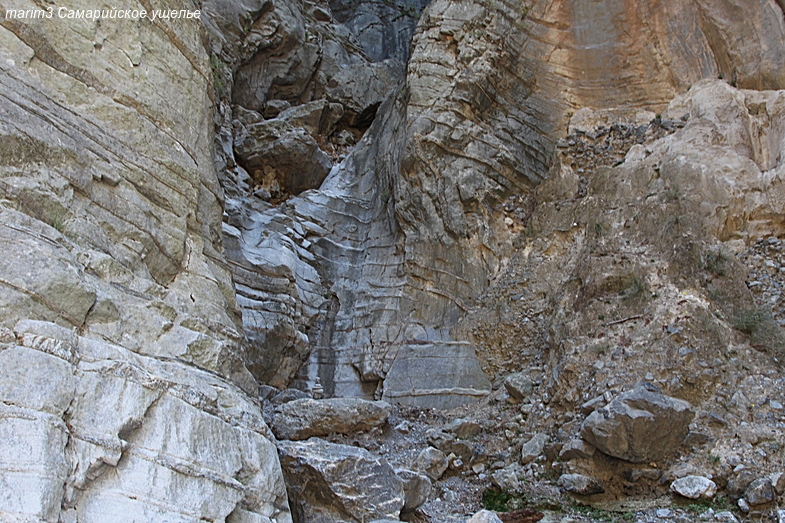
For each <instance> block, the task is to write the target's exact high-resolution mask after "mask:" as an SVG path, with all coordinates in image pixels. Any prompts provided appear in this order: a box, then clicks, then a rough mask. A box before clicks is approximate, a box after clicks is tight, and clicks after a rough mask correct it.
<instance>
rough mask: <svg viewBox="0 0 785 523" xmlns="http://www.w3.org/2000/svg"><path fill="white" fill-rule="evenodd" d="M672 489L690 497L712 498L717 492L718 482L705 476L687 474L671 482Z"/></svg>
mask: <svg viewBox="0 0 785 523" xmlns="http://www.w3.org/2000/svg"><path fill="white" fill-rule="evenodd" d="M670 490H671V492H674V493H676V494H678V495H680V496H684V497H685V498H689V499H698V498H704V499H711V498H713V497H714V495H715V494H716V493H717V484H716V483H714V482H713V481H712V480H710V479H709V478H705V477H703V476H685V477H683V478H679V479H677V480H675V481H674V482H673V483H671V487H670Z"/></svg>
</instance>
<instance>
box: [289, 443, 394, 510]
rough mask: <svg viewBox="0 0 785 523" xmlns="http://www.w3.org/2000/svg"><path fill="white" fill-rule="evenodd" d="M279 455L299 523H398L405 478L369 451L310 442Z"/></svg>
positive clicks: (293, 446)
mask: <svg viewBox="0 0 785 523" xmlns="http://www.w3.org/2000/svg"><path fill="white" fill-rule="evenodd" d="M278 452H279V453H280V456H281V466H282V467H283V472H284V476H285V477H286V485H287V489H288V491H289V497H290V500H291V503H292V512H293V515H294V521H295V522H296V523H305V522H308V523H310V522H313V523H330V522H335V521H345V522H352V523H355V522H356V523H360V522H362V521H370V520H373V519H384V518H389V519H397V518H398V516H399V514H400V512H401V508H403V506H404V482H403V480H401V479H400V478H399V477H398V476H397V475H396V474H395V471H394V470H393V469H392V467H391V466H390V465H389V464H388V463H387V461H385V460H384V458H379V457H377V456H374V455H373V454H371V453H370V452H368V451H367V450H365V449H361V448H357V447H350V446H347V445H336V444H334V443H329V442H327V441H324V440H321V439H319V438H311V439H309V440H307V441H280V442H278Z"/></svg>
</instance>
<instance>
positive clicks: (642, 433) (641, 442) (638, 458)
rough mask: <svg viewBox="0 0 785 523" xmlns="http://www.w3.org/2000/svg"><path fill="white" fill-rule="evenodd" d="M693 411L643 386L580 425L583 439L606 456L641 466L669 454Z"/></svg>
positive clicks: (681, 439)
mask: <svg viewBox="0 0 785 523" xmlns="http://www.w3.org/2000/svg"><path fill="white" fill-rule="evenodd" d="M694 416H695V411H694V410H693V409H692V407H691V406H690V404H689V403H687V402H686V401H683V400H679V399H676V398H671V397H668V396H666V395H664V394H662V393H661V392H659V391H658V390H657V389H656V388H654V387H652V386H651V385H649V386H648V387H647V386H646V385H645V384H642V385H638V386H637V387H635V389H633V390H631V391H629V392H625V393H623V394H621V395H619V397H618V398H616V399H614V400H613V401H611V402H610V403H609V404H608V405H607V406H606V407H603V408H601V409H599V410H596V411H594V412H592V413H591V414H590V415H589V417H587V418H586V421H584V422H583V427H582V429H581V435H582V436H583V439H585V440H586V441H588V442H589V443H591V444H592V445H593V446H595V447H597V448H598V449H599V450H601V451H603V452H605V453H606V454H608V455H610V456H614V457H617V458H620V459H624V460H627V461H631V462H633V463H644V462H650V461H657V460H659V459H661V458H663V457H664V456H666V455H668V454H672V453H673V452H674V451H675V450H676V449H677V448H678V447H679V445H680V444H681V442H682V441H683V440H684V438H685V437H686V436H687V432H689V425H690V422H691V421H692V418H693V417H694Z"/></svg>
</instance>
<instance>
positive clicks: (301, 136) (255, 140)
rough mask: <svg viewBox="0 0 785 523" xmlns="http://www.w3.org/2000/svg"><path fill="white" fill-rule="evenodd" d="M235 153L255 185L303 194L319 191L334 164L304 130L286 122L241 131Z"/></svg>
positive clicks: (254, 125)
mask: <svg viewBox="0 0 785 523" xmlns="http://www.w3.org/2000/svg"><path fill="white" fill-rule="evenodd" d="M234 150H235V153H236V154H237V158H238V160H239V161H240V163H241V164H242V165H243V167H245V169H247V170H248V172H249V174H250V175H251V176H252V177H253V179H254V182H256V183H257V184H262V185H268V186H269V185H270V184H271V183H272V182H273V180H274V181H276V182H277V184H278V187H279V189H280V190H284V191H286V192H287V193H289V194H300V193H301V192H303V191H305V190H307V189H315V188H318V187H319V186H320V185H321V183H322V182H323V181H324V179H325V178H326V177H327V175H328V174H329V173H330V169H331V168H332V161H330V158H329V157H328V156H327V155H326V154H325V153H324V152H323V151H322V150H321V149H320V148H319V145H318V144H317V143H316V141H315V140H314V139H313V137H312V136H311V135H310V134H308V132H307V131H306V130H305V129H303V128H300V127H294V126H293V125H292V124H290V123H288V122H287V121H285V120H280V119H273V120H265V121H263V122H258V123H254V124H251V125H249V126H248V127H247V128H244V129H241V130H240V132H239V133H238V135H237V136H236V137H235V143H234Z"/></svg>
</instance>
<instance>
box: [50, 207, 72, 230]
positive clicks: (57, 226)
mask: <svg viewBox="0 0 785 523" xmlns="http://www.w3.org/2000/svg"><path fill="white" fill-rule="evenodd" d="M67 219H68V212H67V211H66V210H65V209H61V210H59V211H55V212H54V213H53V214H52V216H51V217H50V218H49V220H48V223H49V225H50V226H51V227H52V228H53V229H54V230H56V231H57V232H59V233H62V232H64V231H65V228H66V225H67V224H66V220H67Z"/></svg>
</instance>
